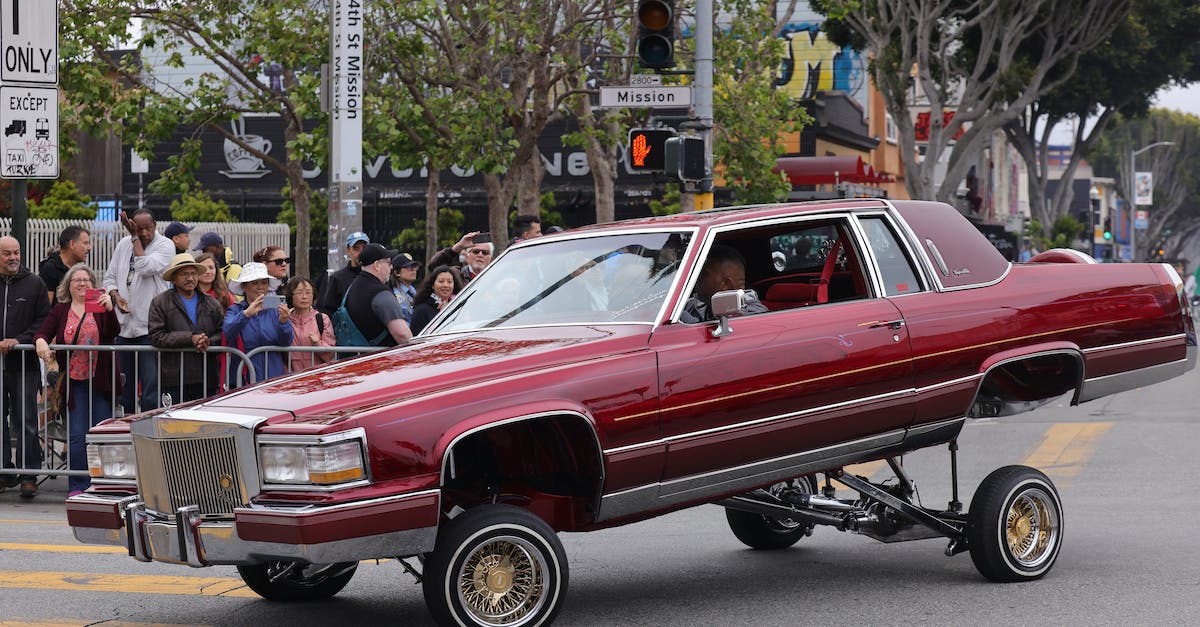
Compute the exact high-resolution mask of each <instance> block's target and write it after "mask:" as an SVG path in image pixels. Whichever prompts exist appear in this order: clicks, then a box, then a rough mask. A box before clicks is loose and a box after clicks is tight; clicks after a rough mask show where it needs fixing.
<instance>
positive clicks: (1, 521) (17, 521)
mask: <svg viewBox="0 0 1200 627" xmlns="http://www.w3.org/2000/svg"><path fill="white" fill-rule="evenodd" d="M66 524H67V523H66V521H64V520H35V519H32V518H0V525H66ZM0 624H3V623H0Z"/></svg>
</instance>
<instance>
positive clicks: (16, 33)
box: [0, 0, 58, 164]
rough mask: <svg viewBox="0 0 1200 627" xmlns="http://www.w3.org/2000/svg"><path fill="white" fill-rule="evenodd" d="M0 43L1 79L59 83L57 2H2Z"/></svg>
mask: <svg viewBox="0 0 1200 627" xmlns="http://www.w3.org/2000/svg"><path fill="white" fill-rule="evenodd" d="M0 44H2V47H3V51H2V54H0V80H3V81H4V82H6V83H8V82H17V83H44V84H49V85H56V84H58V2H57V1H56V0H4V1H3V2H0ZM5 163H6V164H7V161H6V162H5Z"/></svg>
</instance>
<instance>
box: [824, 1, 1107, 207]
mask: <svg viewBox="0 0 1200 627" xmlns="http://www.w3.org/2000/svg"><path fill="white" fill-rule="evenodd" d="M813 4H814V6H816V7H817V8H819V9H820V10H824V11H826V12H827V13H828V14H829V15H830V17H831V21H832V22H833V23H832V24H831V29H832V31H833V33H834V35H835V37H837V35H838V34H839V33H838V29H839V28H841V29H842V30H841V32H840V35H841V37H840V38H841V39H843V40H845V41H850V40H857V42H858V43H859V44H860V45H862V46H863V47H865V48H866V50H868V51H869V52H870V53H871V55H872V62H871V69H872V73H873V75H874V79H875V84H876V85H877V86H878V88H879V89H880V90H881V91H882V93H883V96H884V100H885V102H886V105H887V110H888V113H890V114H891V115H892V117H893V119H895V121H896V123H897V125H898V126H899V128H900V146H901V151H900V153H901V156H902V158H903V159H904V168H905V173H906V178H905V182H906V185H907V188H908V192H909V194H910V195H911V196H912V197H913V198H925V199H934V198H936V199H938V200H942V201H949V200H950V199H951V198H952V197H953V194H954V190H955V188H956V187H957V185H958V183H959V182H960V181H962V180H963V178H964V177H965V176H966V174H967V171H968V170H969V169H970V167H971V165H972V164H973V161H974V159H975V157H976V155H977V154H978V153H979V152H980V150H981V149H982V147H983V145H984V144H985V143H986V142H987V141H988V140H989V138H990V136H991V134H992V133H993V132H995V131H997V130H999V129H1001V128H1002V127H1003V126H1004V125H1005V124H1007V123H1009V122H1010V121H1012V120H1014V119H1016V118H1017V117H1018V116H1019V115H1020V114H1021V112H1023V111H1025V109H1026V108H1027V107H1029V106H1030V105H1031V104H1033V102H1034V101H1035V100H1037V98H1038V97H1039V96H1040V95H1041V94H1043V93H1045V92H1046V91H1048V90H1051V89H1053V88H1055V87H1057V86H1058V85H1060V84H1062V83H1063V82H1065V81H1067V80H1069V79H1070V77H1071V74H1072V72H1073V71H1074V65H1075V59H1077V57H1078V55H1079V54H1080V53H1081V52H1084V51H1087V50H1090V49H1092V48H1093V47H1095V46H1096V45H1098V44H1100V43H1101V42H1102V41H1103V40H1104V38H1105V37H1106V36H1107V35H1108V34H1109V33H1110V32H1111V31H1112V29H1113V28H1114V27H1115V26H1116V24H1117V23H1118V22H1119V21H1120V20H1121V19H1122V17H1123V16H1124V14H1125V11H1126V10H1127V9H1128V0H1024V1H1021V2H995V1H994V0H970V1H965V2H964V1H962V0H923V1H916V0H875V1H872V2H859V1H857V0H817V1H814V3H813ZM1023 45H1036V48H1037V49H1038V50H1040V54H1038V55H1033V56H1031V57H1029V62H1027V63H1017V61H1018V56H1019V51H1020V50H1021V49H1022V46H1023ZM915 90H919V93H920V95H921V97H923V98H925V99H927V100H928V105H929V112H930V115H929V122H930V123H929V140H928V145H927V147H926V151H925V154H924V156H923V157H922V158H918V155H917V143H916V127H915V124H914V121H915V120H914V111H913V108H914V106H915V104H916V103H915V100H914V98H913V96H914V91H915ZM951 142H953V146H951ZM947 151H949V159H948V163H947V166H946V175H945V179H944V180H943V182H942V184H941V185H940V186H938V185H936V184H935V181H934V172H935V169H936V168H937V167H938V162H939V161H940V160H941V159H942V157H943V154H944V153H945V152H947Z"/></svg>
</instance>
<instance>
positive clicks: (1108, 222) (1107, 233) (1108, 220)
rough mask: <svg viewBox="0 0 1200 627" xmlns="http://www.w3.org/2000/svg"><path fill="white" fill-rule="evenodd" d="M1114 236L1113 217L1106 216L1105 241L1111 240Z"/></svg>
mask: <svg viewBox="0 0 1200 627" xmlns="http://www.w3.org/2000/svg"><path fill="white" fill-rule="evenodd" d="M1112 237H1113V236H1112V218H1104V241H1106V242H1107V241H1110V240H1112Z"/></svg>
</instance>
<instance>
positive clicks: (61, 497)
mask: <svg viewBox="0 0 1200 627" xmlns="http://www.w3.org/2000/svg"><path fill="white" fill-rule="evenodd" d="M38 479H39V480H40V481H41V483H40V484H39V485H38V493H37V496H35V497H33V498H31V499H23V498H21V490H20V488H16V487H13V488H8V489H7V490H5V491H4V492H0V517H3V515H2V512H3V511H4V510H6V509H9V508H11V507H12V506H14V505H37V504H39V503H41V504H47V503H53V504H56V505H62V504H63V503H64V502H65V501H66V500H67V478H66V476H64V475H59V476H57V477H54V478H53V479H48V478H45V477H38Z"/></svg>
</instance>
